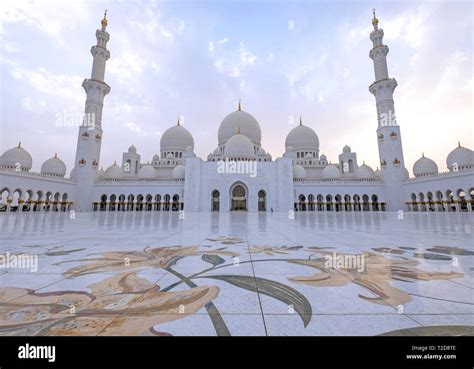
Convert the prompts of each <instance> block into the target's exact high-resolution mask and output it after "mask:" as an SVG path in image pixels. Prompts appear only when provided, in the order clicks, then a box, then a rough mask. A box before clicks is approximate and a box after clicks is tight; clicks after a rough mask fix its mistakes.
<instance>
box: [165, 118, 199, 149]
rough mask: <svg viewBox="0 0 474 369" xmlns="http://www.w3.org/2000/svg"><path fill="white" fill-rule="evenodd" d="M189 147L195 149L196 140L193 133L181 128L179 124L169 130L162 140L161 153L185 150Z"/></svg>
mask: <svg viewBox="0 0 474 369" xmlns="http://www.w3.org/2000/svg"><path fill="white" fill-rule="evenodd" d="M188 146H191V147H192V148H194V139H193V136H192V135H191V133H189V131H188V130H187V129H186V128H184V127H183V126H180V125H179V123H178V125H176V126H173V127H171V128H168V129H167V130H166V131H165V132H164V133H163V135H162V136H161V140H160V149H161V151H165V150H183V151H184V150H185V149H186V148H187V147H188Z"/></svg>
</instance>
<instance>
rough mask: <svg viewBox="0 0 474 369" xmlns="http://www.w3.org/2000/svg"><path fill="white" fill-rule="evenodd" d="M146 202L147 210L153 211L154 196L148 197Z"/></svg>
mask: <svg viewBox="0 0 474 369" xmlns="http://www.w3.org/2000/svg"><path fill="white" fill-rule="evenodd" d="M145 202H146V205H145V210H146V211H151V210H153V196H152V195H151V194H148V195H146V197H145Z"/></svg>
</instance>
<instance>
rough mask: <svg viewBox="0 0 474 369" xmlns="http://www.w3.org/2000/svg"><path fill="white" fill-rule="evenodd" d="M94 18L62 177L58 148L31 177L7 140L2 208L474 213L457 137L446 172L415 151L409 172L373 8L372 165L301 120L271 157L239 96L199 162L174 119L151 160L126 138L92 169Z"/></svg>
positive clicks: (103, 91) (97, 115)
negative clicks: (326, 147) (72, 145)
mask: <svg viewBox="0 0 474 369" xmlns="http://www.w3.org/2000/svg"><path fill="white" fill-rule="evenodd" d="M101 24H102V27H101V29H99V30H97V31H96V37H97V44H96V45H94V46H93V47H92V49H91V53H92V55H93V65H92V73H91V77H90V78H89V79H85V80H84V82H83V83H82V86H83V87H84V90H85V91H86V95H87V97H86V103H85V117H86V118H87V119H84V124H83V125H82V126H80V127H79V134H78V139H77V148H76V159H75V162H74V167H73V169H72V171H71V175H70V178H66V177H65V175H66V165H65V163H64V162H63V161H62V160H61V159H60V158H59V157H58V156H57V155H55V156H54V157H52V158H50V159H48V160H46V161H45V162H44V163H43V165H42V166H41V172H40V173H33V172H31V168H32V157H31V155H30V154H29V153H28V151H27V150H26V149H25V148H23V147H22V146H21V144H18V146H17V147H14V148H12V149H10V150H8V151H6V152H5V153H3V155H2V156H1V157H0V191H1V192H0V194H1V198H0V210H1V211H7V212H12V211H17V212H40V211H68V210H72V209H74V210H75V211H153V212H154V211H179V210H185V211H191V212H208V211H234V210H240V211H245V210H247V211H278V212H288V211H317V212H326V211H345V212H352V211H358V212H367V211H399V210H404V211H437V212H441V211H452V212H473V211H474V152H473V151H472V150H470V149H468V148H465V147H462V146H461V145H460V144H458V146H457V147H455V148H454V149H453V150H452V151H451V152H450V153H449V154H448V156H447V158H446V166H447V171H445V172H439V170H438V167H437V165H436V163H435V162H434V161H433V160H431V159H429V158H428V157H425V156H424V155H423V156H422V157H421V158H420V159H418V160H417V161H416V162H415V163H414V165H413V173H414V176H415V177H414V178H409V175H408V171H407V169H406V167H405V161H404V158H403V149H402V140H401V131H400V126H399V125H398V124H397V122H396V119H395V110H394V101H393V92H394V90H395V88H396V87H397V81H396V80H395V79H394V78H390V77H389V75H388V69H387V59H386V58H387V54H388V47H387V46H386V45H384V44H383V36H384V33H383V30H382V29H380V28H378V19H377V18H376V17H375V14H374V17H373V19H372V24H373V28H374V29H373V31H372V32H371V34H370V39H371V40H372V42H373V48H372V49H371V50H370V53H369V56H370V58H371V59H372V60H373V63H374V71H375V81H374V82H373V83H372V84H371V85H370V87H369V91H370V92H371V93H372V94H373V95H374V96H375V101H376V107H377V117H378V126H377V129H376V134H375V135H374V140H377V142H378V149H379V159H380V170H379V169H377V170H375V171H374V170H373V169H372V168H370V167H369V166H368V165H366V164H364V163H362V164H360V160H358V158H357V154H356V153H355V152H353V151H352V150H351V148H350V147H349V146H347V145H346V146H344V148H343V149H342V153H341V154H340V155H339V157H338V160H337V161H334V164H331V163H330V162H329V161H328V159H327V158H326V156H325V155H324V154H320V148H319V139H318V136H317V134H316V133H315V132H314V131H313V130H312V129H311V128H310V127H309V126H307V125H305V123H304V122H302V121H301V120H300V124H299V125H298V126H296V127H295V128H293V129H292V130H291V131H290V132H289V133H288V135H287V137H286V140H285V151H284V153H283V155H282V157H278V158H276V159H273V158H272V156H271V155H270V154H268V153H267V152H266V151H265V150H264V148H263V147H262V145H261V138H262V132H261V129H260V126H259V124H258V122H257V120H256V119H255V118H254V117H253V116H252V115H251V114H249V113H247V112H245V111H243V110H242V109H241V105H240V103H239V105H238V109H237V111H234V112H232V113H230V114H229V115H228V116H227V117H225V118H224V120H223V121H222V123H221V124H220V126H219V129H218V134H217V139H218V142H217V147H216V149H215V150H214V151H213V152H212V153H210V154H209V155H208V157H207V160H203V159H202V158H199V157H196V155H195V154H194V139H193V136H192V134H191V133H190V132H189V131H188V130H187V129H186V128H184V127H183V126H182V125H180V122H179V121H178V123H177V124H176V125H175V126H173V127H171V128H169V129H168V130H167V131H166V132H164V134H163V135H162V137H161V141H160V153H159V154H155V155H154V156H153V158H151V161H147V163H145V161H144V160H142V158H141V156H140V154H139V153H138V151H137V149H136V148H135V147H134V146H133V145H132V146H130V148H129V149H128V152H126V153H123V155H122V161H121V163H120V165H119V164H117V163H114V164H112V165H111V166H109V167H108V168H107V169H106V170H105V171H104V170H102V169H100V170H99V167H100V165H99V163H100V153H101V143H102V134H103V129H102V109H103V102H104V98H105V96H106V95H107V94H108V93H109V92H110V87H109V86H108V85H107V83H105V82H104V77H105V67H106V62H107V60H108V59H109V58H110V52H109V50H107V42H108V41H109V33H108V32H107V31H106V28H107V19H106V17H105V16H104V18H103V19H102V22H101ZM90 117H92V119H89V118H90ZM90 123H91V124H90Z"/></svg>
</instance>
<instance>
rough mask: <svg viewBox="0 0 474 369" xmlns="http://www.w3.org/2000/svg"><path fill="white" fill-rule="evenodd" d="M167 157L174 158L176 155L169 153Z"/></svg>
mask: <svg viewBox="0 0 474 369" xmlns="http://www.w3.org/2000/svg"><path fill="white" fill-rule="evenodd" d="M166 159H174V156H173V154H172V153H168V155H166Z"/></svg>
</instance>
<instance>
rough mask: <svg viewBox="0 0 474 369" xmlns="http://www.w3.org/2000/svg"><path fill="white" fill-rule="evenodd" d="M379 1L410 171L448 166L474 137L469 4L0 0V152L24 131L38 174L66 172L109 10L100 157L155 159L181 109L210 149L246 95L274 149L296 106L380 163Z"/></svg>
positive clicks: (326, 141) (325, 146)
mask: <svg viewBox="0 0 474 369" xmlns="http://www.w3.org/2000/svg"><path fill="white" fill-rule="evenodd" d="M373 8H376V9H377V17H378V19H379V27H380V28H382V29H383V30H384V32H385V37H384V43H385V44H386V45H388V47H389V48H390V52H389V54H388V68H389V75H390V77H394V78H396V80H397V82H398V87H397V89H396V90H395V93H394V100H395V110H396V115H397V122H398V124H399V125H400V126H401V135H402V143H403V148H404V155H405V164H406V167H407V169H408V170H409V171H410V173H412V166H413V163H414V162H415V161H416V160H417V159H418V158H419V157H420V156H421V154H422V152H423V153H424V154H425V156H427V157H430V158H432V159H433V160H435V161H436V162H437V164H438V167H439V170H440V171H441V172H443V171H446V170H447V168H446V162H445V159H446V156H447V154H448V153H449V152H450V151H451V150H452V149H454V148H455V147H456V146H457V143H458V141H461V144H462V145H463V146H466V147H469V148H471V149H473V148H474V132H473V121H474V119H473V118H474V117H473V105H474V94H473V75H474V73H473V72H474V71H473V65H474V64H473V44H474V42H473V34H474V32H473V18H474V16H473V15H474V9H473V4H472V3H471V2H467V1H465V2H453V1H445V2H443V1H439V2H433V1H429V2H422V1H399V2H387V1H375V0H374V1H370V2H369V1H264V0H260V1H257V0H254V1H244V0H241V1H216V0H215V1H166V2H161V1H90V0H89V1H74V0H72V1H52V0H43V1H24V0H15V1H2V7H1V9H0V43H1V52H0V136H1V137H0V151H1V152H4V151H6V150H7V149H9V148H11V147H14V146H16V145H17V144H18V142H19V141H21V143H22V147H24V148H25V149H27V150H28V151H29V152H30V154H31V155H32V156H33V170H34V171H39V170H40V167H41V164H42V163H43V162H44V161H45V160H46V159H48V158H50V157H52V156H53V155H54V153H55V152H57V153H58V156H59V157H60V158H61V159H63V160H64V161H65V163H66V165H67V167H68V172H69V171H70V170H71V169H72V166H73V163H74V158H75V147H76V141H77V134H78V128H77V126H75V125H74V122H80V121H81V119H82V114H83V111H84V104H85V97H86V96H85V92H84V90H83V89H82V86H81V84H82V81H83V80H84V78H89V77H90V72H91V67H92V56H91V54H90V48H91V46H92V45H94V44H95V42H96V39H95V31H96V29H97V28H100V20H101V18H102V15H103V12H104V10H105V9H107V10H108V13H107V14H108V16H107V18H108V19H109V24H108V27H107V31H108V32H109V33H110V41H109V43H108V45H107V47H108V49H109V50H110V53H111V58H110V59H109V61H108V62H107V68H106V76H105V80H106V82H107V83H108V84H109V86H111V92H110V94H109V95H107V96H106V98H105V102H104V113H103V123H102V126H103V130H104V133H103V142H102V152H101V163H100V166H104V168H106V167H107V166H109V165H110V164H112V163H113V162H114V160H117V162H120V160H121V157H122V153H123V152H125V151H127V148H128V147H129V146H130V145H131V144H134V145H135V146H136V147H137V149H138V152H139V154H141V156H142V162H147V161H151V158H152V156H153V154H155V153H158V152H159V142H160V137H161V134H162V133H163V132H164V131H165V130H166V129H167V128H169V127H171V126H172V125H175V124H176V121H177V118H178V116H182V117H183V118H184V121H183V122H182V125H184V126H185V127H186V128H187V129H188V130H189V131H190V132H191V134H192V135H193V137H194V142H195V152H196V154H197V155H198V156H200V157H202V158H203V159H206V158H207V155H208V154H209V153H210V152H211V151H213V150H214V148H215V147H216V146H217V130H218V127H219V124H220V122H221V121H222V120H223V119H224V117H225V116H226V115H227V114H229V113H231V112H232V111H235V110H236V109H237V103H238V100H239V99H241V100H242V109H243V110H245V111H247V112H249V113H250V114H252V115H253V116H254V117H255V118H256V119H257V121H258V122H259V124H260V127H261V130H262V146H263V147H264V149H265V150H267V151H268V152H270V153H271V154H272V156H273V158H276V157H280V156H281V155H282V154H283V152H284V142H285V137H286V135H287V133H288V132H289V131H290V130H291V129H292V128H293V127H294V126H295V125H296V124H298V120H299V116H302V117H303V123H304V124H306V125H308V126H309V127H311V128H312V129H314V130H315V132H316V133H317V135H318V137H319V141H320V154H322V153H324V154H325V155H326V156H327V157H328V160H330V161H332V162H337V156H338V154H339V153H341V151H342V147H343V146H344V145H345V144H348V145H349V146H350V147H351V148H352V151H355V152H357V155H358V161H359V163H360V164H361V163H362V161H365V163H366V164H368V165H370V166H372V167H373V168H374V169H375V167H376V166H377V165H378V151H377V138H376V128H377V117H376V108H375V98H374V97H373V95H371V94H370V93H369V91H368V86H369V85H370V84H371V83H372V82H373V81H374V72H373V64H372V60H371V59H370V58H369V50H370V49H371V47H372V43H371V41H370V38H369V35H370V32H371V30H372V25H371V17H372V9H373ZM76 125H77V124H76Z"/></svg>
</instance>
